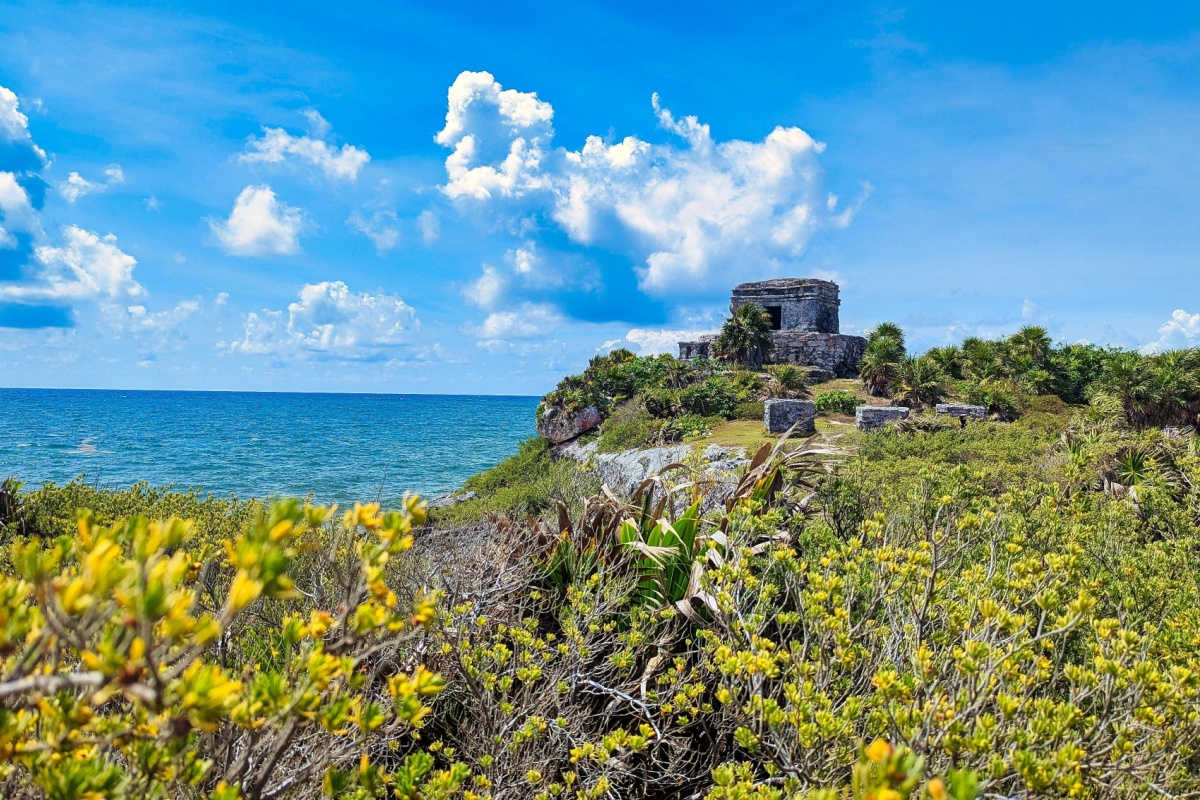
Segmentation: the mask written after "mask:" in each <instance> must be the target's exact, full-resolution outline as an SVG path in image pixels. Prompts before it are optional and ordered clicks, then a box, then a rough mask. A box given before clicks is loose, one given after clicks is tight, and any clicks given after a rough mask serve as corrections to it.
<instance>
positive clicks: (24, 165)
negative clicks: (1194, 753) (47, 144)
mask: <svg viewBox="0 0 1200 800" xmlns="http://www.w3.org/2000/svg"><path fill="white" fill-rule="evenodd" d="M5 162H8V166H7V168H8V169H14V168H15V169H18V170H29V169H38V168H40V167H42V166H43V165H44V164H45V163H46V151H45V150H43V149H42V148H40V147H38V146H37V144H35V143H34V141H33V136H32V135H31V134H30V133H29V118H28V117H27V116H25V114H24V113H22V111H21V105H20V101H19V100H18V99H17V95H16V93H15V92H13V91H12V90H11V89H9V88H7V87H5V86H0V166H4V165H5Z"/></svg>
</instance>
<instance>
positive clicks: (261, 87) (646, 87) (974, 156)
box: [0, 2, 1200, 394]
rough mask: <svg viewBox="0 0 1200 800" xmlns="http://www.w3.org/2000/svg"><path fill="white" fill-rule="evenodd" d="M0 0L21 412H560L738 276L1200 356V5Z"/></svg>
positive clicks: (989, 326) (1, 190)
mask: <svg viewBox="0 0 1200 800" xmlns="http://www.w3.org/2000/svg"><path fill="white" fill-rule="evenodd" d="M645 5H646V4H642V3H629V4H619V3H609V4H604V5H584V4H575V5H574V6H571V5H570V4H557V3H556V4H543V5H534V4H522V5H514V4H494V3H492V4H462V3H460V4H451V5H446V4H421V5H418V4H402V3H397V4H390V6H389V7H386V8H385V7H382V6H381V5H380V4H363V5H359V4H354V3H340V4H336V7H334V6H331V5H329V4H319V5H318V4H310V3H292V4H289V6H288V11H287V13H286V14H284V15H280V14H279V12H278V10H277V9H278V6H277V5H275V4H270V5H268V4H262V5H254V4H247V3H237V4H226V3H219V2H218V3H212V2H210V3H205V4H197V5H195V6H187V5H183V4H176V5H173V6H172V7H170V8H168V7H167V6H166V5H163V4H160V5H155V6H149V5H147V6H139V5H134V4H120V5H77V4H71V5H55V4H50V3H17V4H7V3H2V2H0V87H2V88H0V385H7V386H46V387H98V388H171V389H175V388H178V389H254V390H298V391H382V392H445V393H497V394H508V393H513V394H539V393H542V392H544V391H546V390H547V389H548V388H550V387H551V386H552V385H553V384H554V383H555V381H556V380H557V379H558V378H559V377H560V376H561V375H562V374H563V373H565V372H570V371H576V370H578V369H579V368H580V367H581V366H583V364H584V363H586V360H587V359H588V358H589V357H590V356H591V355H594V354H595V353H596V352H598V351H602V350H604V349H605V348H610V347H613V346H617V345H622V346H627V347H630V348H631V349H633V350H635V351H640V352H660V351H663V350H667V351H671V350H673V349H674V347H673V342H674V341H675V339H677V338H679V336H687V335H691V334H692V333H694V332H698V331H705V330H710V329H712V328H714V327H716V326H717V325H719V322H720V320H721V318H722V315H723V313H724V312H725V305H726V303H727V301H728V289H729V287H730V286H731V285H732V284H734V283H737V282H739V281H742V280H753V279H759V278H765V277H771V276H776V275H795V276H810V275H812V276H820V277H831V278H833V279H835V280H837V281H839V282H840V283H841V284H842V325H843V330H846V331H853V332H857V331H864V330H867V329H869V328H870V327H872V326H873V325H874V324H876V323H877V322H879V321H881V320H884V319H891V320H895V321H897V322H899V323H900V324H902V325H903V326H904V327H905V328H906V329H907V330H908V332H909V337H910V340H911V341H912V342H913V343H914V344H915V345H916V346H917V347H918V348H922V347H927V346H932V345H937V344H943V343H947V342H954V341H958V340H961V339H962V338H963V337H965V336H969V335H1001V334H1006V333H1008V332H1011V331H1013V330H1015V329H1016V328H1018V327H1020V326H1021V325H1024V324H1030V323H1036V324H1041V325H1044V326H1045V327H1046V328H1048V329H1049V331H1050V332H1051V334H1052V335H1053V336H1054V337H1055V338H1056V339H1058V340H1061V341H1076V340H1088V341H1094V342H1100V343H1107V344H1117V345H1122V346H1130V347H1145V348H1148V349H1155V348H1159V349H1161V348H1168V347H1177V346H1187V345H1193V344H1200V189H1198V187H1200V158H1198V157H1197V152H1196V144H1195V143H1196V142H1197V141H1200V10H1198V9H1197V8H1196V7H1195V6H1194V4H1180V3H1170V4H1167V3H1163V4H1157V3H1141V4H1127V3H1122V4H1111V5H1109V4H1096V3H1089V4H1082V3H1058V4H1047V3H1045V2H1041V3H1020V2H1017V3H1008V4H1003V5H1000V6H996V7H994V8H993V9H991V10H987V11H980V10H977V9H973V8H970V7H969V6H970V5H971V4H959V7H957V8H947V7H946V4H940V3H937V4H935V3H924V4H923V3H909V4H905V5H884V4H855V3H841V4H829V3H822V4H796V3H788V4H777V5H776V4H770V3H765V4H758V5H756V6H755V7H754V9H753V10H752V11H747V10H745V9H744V8H743V7H742V6H741V5H739V4H716V3H691V4H688V5H686V6H678V7H673V6H669V5H665V4H661V5H657V7H656V8H653V9H647V8H645V7H644V6H645Z"/></svg>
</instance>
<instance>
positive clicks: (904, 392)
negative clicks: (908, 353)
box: [892, 358, 946, 406]
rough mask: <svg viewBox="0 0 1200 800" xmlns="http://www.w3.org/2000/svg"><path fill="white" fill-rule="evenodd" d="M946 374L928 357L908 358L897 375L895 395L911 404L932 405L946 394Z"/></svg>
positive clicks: (893, 393)
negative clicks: (944, 381) (944, 382)
mask: <svg viewBox="0 0 1200 800" xmlns="http://www.w3.org/2000/svg"><path fill="white" fill-rule="evenodd" d="M943 380H944V375H943V374H942V371H941V370H940V369H938V366H937V364H936V363H935V362H934V361H932V360H931V359H928V358H906V359H904V361H903V362H902V363H901V364H900V369H899V371H898V374H897V376H896V382H895V386H894V388H893V391H892V395H893V397H895V398H896V399H897V400H900V401H901V402H903V403H906V404H908V405H910V406H925V405H932V404H934V403H936V402H938V401H939V400H941V399H942V398H943V397H945V396H946V387H945V385H944V384H943Z"/></svg>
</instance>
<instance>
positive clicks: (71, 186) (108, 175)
mask: <svg viewBox="0 0 1200 800" xmlns="http://www.w3.org/2000/svg"><path fill="white" fill-rule="evenodd" d="M124 182H125V170H123V169H121V165H120V164H109V165H108V166H107V167H105V168H104V182H103V183H96V182H94V181H89V180H88V179H87V178H84V177H83V176H82V175H80V174H79V173H78V172H75V171H74V170H72V171H71V173H70V174H69V175H67V179H66V180H65V181H60V182H59V184H58V193H59V194H61V195H62V196H63V198H64V199H65V200H66V201H67V202H68V203H74V202H75V201H76V200H78V199H79V198H81V197H83V196H84V195H87V194H94V193H96V192H103V191H105V190H106V189H109V188H110V187H113V186H116V185H117V184H119V183H124Z"/></svg>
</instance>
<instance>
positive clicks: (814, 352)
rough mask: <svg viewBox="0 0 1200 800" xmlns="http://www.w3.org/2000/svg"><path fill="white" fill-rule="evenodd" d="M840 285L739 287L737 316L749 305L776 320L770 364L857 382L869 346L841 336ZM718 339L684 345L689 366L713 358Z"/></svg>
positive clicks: (787, 282)
mask: <svg viewBox="0 0 1200 800" xmlns="http://www.w3.org/2000/svg"><path fill="white" fill-rule="evenodd" d="M841 302H842V301H841V300H839V299H838V285H837V284H836V283H834V282H833V281H823V280H819V279H817V278H775V279H773V280H767V281H755V282H753V283H743V284H740V285H738V286H735V287H734V289H733V295H732V298H731V299H730V303H729V310H730V312H731V313H732V312H733V311H736V310H737V309H738V308H739V307H740V306H744V305H746V304H747V303H757V304H758V305H760V306H762V307H763V309H764V310H765V311H766V312H767V315H768V316H770V318H771V328H772V332H771V336H772V339H773V340H774V343H773V344H772V346H771V350H770V352H769V353H768V354H767V358H766V361H767V363H768V364H797V365H800V366H804V367H809V368H810V371H816V372H817V373H818V375H820V373H827V376H828V377H834V376H837V377H840V378H853V377H857V375H858V361H859V359H860V358H861V357H862V354H863V350H864V349H865V348H866V346H867V340H866V339H864V338H863V337H861V336H850V335H848V334H844V333H839V332H838V325H839V323H838V306H840V305H841ZM716 338H717V335H716V334H709V335H706V336H701V337H700V338H699V339H697V340H695V341H691V342H680V343H679V357H680V358H681V359H684V360H690V359H694V358H711V357H712V345H713V342H714V341H715V340H716Z"/></svg>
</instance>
